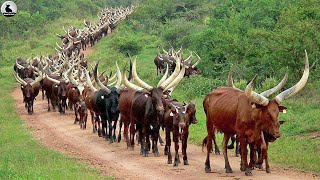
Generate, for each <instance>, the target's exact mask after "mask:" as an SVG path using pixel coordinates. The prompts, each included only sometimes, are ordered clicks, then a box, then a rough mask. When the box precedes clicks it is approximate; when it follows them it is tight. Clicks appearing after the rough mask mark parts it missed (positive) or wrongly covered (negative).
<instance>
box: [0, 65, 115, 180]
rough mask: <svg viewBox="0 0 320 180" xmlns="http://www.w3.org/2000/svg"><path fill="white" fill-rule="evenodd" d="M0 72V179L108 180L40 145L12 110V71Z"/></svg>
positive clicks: (13, 108) (7, 68) (8, 69)
mask: <svg viewBox="0 0 320 180" xmlns="http://www.w3.org/2000/svg"><path fill="white" fill-rule="evenodd" d="M0 72H1V74H0V84H1V88H0V102H1V103H0V109H1V113H0V145H1V148H0V159H1V161H0V179H111V178H110V177H103V176H100V175H99V173H98V172H97V170H95V169H93V168H91V167H88V166H86V165H83V164H81V163H80V162H77V161H75V160H72V159H71V158H70V157H68V156H65V155H61V154H60V153H57V152H55V151H53V150H49V149H47V148H45V147H43V146H42V145H40V144H39V143H38V142H37V141H36V140H35V139H34V138H33V137H32V135H31V134H30V130H29V129H28V128H26V126H25V124H24V123H23V122H22V120H21V119H20V118H19V116H18V114H17V112H16V109H15V107H14V100H13V98H12V97H11V96H10V93H11V92H12V91H13V89H14V88H15V87H16V84H15V83H13V82H14V79H13V76H12V75H11V74H12V68H11V67H5V68H1V69H0Z"/></svg>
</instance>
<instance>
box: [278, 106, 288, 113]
mask: <svg viewBox="0 0 320 180" xmlns="http://www.w3.org/2000/svg"><path fill="white" fill-rule="evenodd" d="M279 111H280V112H282V113H287V108H286V107H285V106H279Z"/></svg>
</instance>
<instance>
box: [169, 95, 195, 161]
mask: <svg viewBox="0 0 320 180" xmlns="http://www.w3.org/2000/svg"><path fill="white" fill-rule="evenodd" d="M195 113H196V106H195V104H193V103H188V104H184V105H181V104H180V103H179V102H177V101H175V100H173V101H171V102H168V104H167V107H166V111H165V114H164V124H165V131H166V146H165V154H167V155H168V164H172V155H171V150H170V146H171V137H170V133H171V132H172V134H173V141H174V144H175V146H174V147H175V158H174V164H173V166H178V163H179V162H180V159H179V152H178V151H179V138H180V139H181V141H182V154H183V164H184V165H188V164H189V162H188V157H187V142H188V136H189V126H190V124H196V123H197V119H196V116H195Z"/></svg>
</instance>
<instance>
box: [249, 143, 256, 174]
mask: <svg viewBox="0 0 320 180" xmlns="http://www.w3.org/2000/svg"><path fill="white" fill-rule="evenodd" d="M249 147H250V161H249V168H250V169H254V162H256V161H257V154H256V152H257V150H256V148H255V147H256V141H254V142H252V143H250V144H249Z"/></svg>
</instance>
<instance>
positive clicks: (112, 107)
mask: <svg viewBox="0 0 320 180" xmlns="http://www.w3.org/2000/svg"><path fill="white" fill-rule="evenodd" d="M98 66H99V62H98V63H97V64H96V66H95V68H94V73H93V74H94V79H95V81H96V83H97V84H98V86H99V87H100V88H101V89H105V90H107V91H108V92H109V94H108V97H107V98H106V100H105V102H106V115H107V116H106V117H107V118H106V119H103V118H102V119H101V121H102V132H103V134H105V136H106V139H109V142H110V143H113V142H115V141H116V135H115V133H116V125H117V121H118V118H119V108H118V101H119V95H120V91H121V90H120V85H121V78H120V77H121V72H120V70H119V67H118V63H116V68H117V77H118V78H117V83H116V85H115V86H114V87H113V86H105V85H104V84H102V83H101V81H100V79H99V78H98ZM112 122H113V125H112ZM107 125H108V126H107ZM107 128H109V133H107V132H108V131H107Z"/></svg>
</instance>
